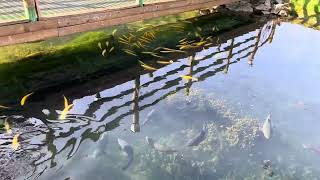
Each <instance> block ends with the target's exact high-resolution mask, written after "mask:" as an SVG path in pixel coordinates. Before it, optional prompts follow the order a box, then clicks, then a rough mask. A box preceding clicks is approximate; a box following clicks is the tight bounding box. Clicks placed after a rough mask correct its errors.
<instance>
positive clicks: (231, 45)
mask: <svg viewBox="0 0 320 180" xmlns="http://www.w3.org/2000/svg"><path fill="white" fill-rule="evenodd" d="M233 46H234V38H232V39H231V43H230V49H229V52H228V57H227V60H228V61H227V65H226V68H225V69H224V70H223V72H224V73H225V74H227V73H228V71H229V65H230V59H231V58H232V56H233V55H232V52H233V48H234V47H233Z"/></svg>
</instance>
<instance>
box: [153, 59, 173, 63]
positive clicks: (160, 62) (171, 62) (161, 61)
mask: <svg viewBox="0 0 320 180" xmlns="http://www.w3.org/2000/svg"><path fill="white" fill-rule="evenodd" d="M157 63H158V64H172V63H173V61H172V60H170V61H157Z"/></svg>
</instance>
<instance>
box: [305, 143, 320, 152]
mask: <svg viewBox="0 0 320 180" xmlns="http://www.w3.org/2000/svg"><path fill="white" fill-rule="evenodd" d="M302 147H303V148H304V149H309V150H311V151H313V152H315V153H317V154H320V146H315V145H311V144H302Z"/></svg>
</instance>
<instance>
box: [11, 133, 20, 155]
mask: <svg viewBox="0 0 320 180" xmlns="http://www.w3.org/2000/svg"><path fill="white" fill-rule="evenodd" d="M19 136H20V134H16V135H14V137H13V139H12V149H13V150H14V151H16V150H18V148H19V147H20V143H19Z"/></svg>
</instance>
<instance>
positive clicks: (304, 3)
mask: <svg viewBox="0 0 320 180" xmlns="http://www.w3.org/2000/svg"><path fill="white" fill-rule="evenodd" d="M290 2H291V9H292V10H293V11H294V13H295V14H296V15H297V16H298V18H296V19H294V20H293V23H297V24H302V25H304V26H306V27H311V28H315V29H318V30H319V29H320V1H319V0H291V1H290Z"/></svg>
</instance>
